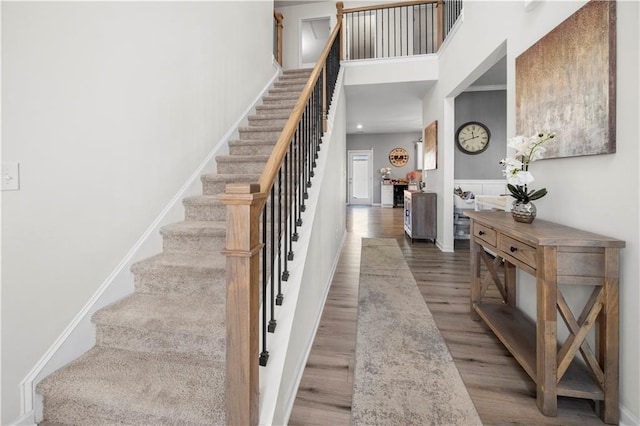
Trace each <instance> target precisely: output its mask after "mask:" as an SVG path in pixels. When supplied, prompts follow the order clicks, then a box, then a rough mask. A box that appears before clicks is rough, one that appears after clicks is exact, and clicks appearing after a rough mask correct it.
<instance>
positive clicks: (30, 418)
mask: <svg viewBox="0 0 640 426" xmlns="http://www.w3.org/2000/svg"><path fill="white" fill-rule="evenodd" d="M36 424H37V423H36V415H35V412H34V411H28V412H26V413H24V414H22V415H21V416H20V417H18V418H17V419H15V420H14V421H13V422H11V426H35V425H36Z"/></svg>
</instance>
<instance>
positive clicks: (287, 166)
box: [282, 141, 293, 281]
mask: <svg viewBox="0 0 640 426" xmlns="http://www.w3.org/2000/svg"><path fill="white" fill-rule="evenodd" d="M292 156H293V141H291V144H289V152H287V155H286V157H285V162H284V199H285V202H286V204H287V218H288V220H287V223H288V225H287V226H286V228H287V231H286V232H287V233H288V234H289V238H285V240H284V251H285V253H287V261H286V262H284V272H283V273H282V280H283V281H287V280H289V269H288V266H287V264H288V263H289V261H292V260H293V247H292V246H293V244H292V243H293V241H292V238H293V226H292V225H293V201H292V200H293V197H292V196H291V194H292V193H293V190H292V189H291V179H292V177H293V173H292V172H291V158H292ZM287 247H288V248H289V251H287Z"/></svg>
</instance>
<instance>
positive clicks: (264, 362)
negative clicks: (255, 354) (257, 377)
mask: <svg viewBox="0 0 640 426" xmlns="http://www.w3.org/2000/svg"><path fill="white" fill-rule="evenodd" d="M266 242H267V206H266V205H265V206H264V208H263V209H262V243H263V244H264V245H263V246H262V352H261V353H260V361H259V362H260V365H261V366H263V367H264V366H266V365H267V361H268V360H269V352H268V351H267V291H268V289H267V244H266Z"/></svg>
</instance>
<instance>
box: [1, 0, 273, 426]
mask: <svg viewBox="0 0 640 426" xmlns="http://www.w3.org/2000/svg"><path fill="white" fill-rule="evenodd" d="M221 17H224V18H225V19H221ZM272 21H273V15H272V3H271V2H260V1H256V2H233V3H232V2H195V3H186V2H185V3H182V2H175V3H163V2H160V3H146V2H143V3H125V2H118V3H111V2H104V3H93V2H88V3H85V2H72V3H46V2H45V3H24V2H22V3H18V2H15V3H6V2H3V4H2V65H3V68H2V88H3V92H2V122H3V128H2V140H3V145H2V159H3V161H18V162H20V165H21V190H20V191H17V192H3V193H2V209H3V210H2V215H3V217H2V219H3V220H2V252H3V253H2V254H3V257H2V318H1V319H2V372H3V374H2V391H1V393H2V418H1V419H0V423H2V424H8V423H10V422H11V421H12V420H14V419H15V418H16V417H17V416H18V415H19V410H20V401H19V389H18V385H19V383H20V381H21V380H22V379H23V378H24V377H25V375H26V374H27V372H28V371H29V370H30V369H31V368H32V367H33V366H34V364H35V363H36V362H37V361H38V360H39V359H40V357H41V356H42V355H43V354H44V353H45V351H46V350H47V349H48V348H49V347H50V346H51V345H52V343H53V342H54V340H55V339H56V338H57V337H58V336H59V335H60V333H61V332H62V330H63V329H64V328H65V327H66V326H67V324H69V322H70V321H71V319H72V318H73V317H74V316H75V315H76V314H77V313H78V312H79V311H80V309H81V308H82V307H83V305H84V304H85V303H86V302H87V301H88V300H89V298H90V297H91V296H92V294H93V293H94V292H95V291H96V289H97V288H98V287H99V286H100V285H101V283H102V282H104V281H105V279H107V277H108V276H109V274H110V272H111V271H112V270H113V269H114V268H115V267H116V266H117V265H118V263H119V262H120V261H121V259H122V258H123V257H124V256H125V255H126V254H127V252H128V251H129V249H130V248H131V247H132V245H133V244H134V243H135V242H136V241H137V240H138V238H139V237H140V236H141V235H142V233H143V232H144V231H145V229H146V228H147V227H148V226H149V225H150V223H151V222H152V220H153V219H154V218H155V217H156V216H157V215H158V214H159V213H160V211H161V210H162V208H163V207H164V206H165V205H166V204H167V202H168V201H169V200H170V199H171V197H172V196H173V195H174V194H175V193H176V192H177V191H178V189H179V188H180V187H181V186H182V185H183V183H184V182H185V181H186V179H187V178H188V177H189V175H190V174H191V173H192V172H193V171H194V170H195V169H196V167H197V166H198V165H199V164H200V162H201V161H202V160H203V159H204V157H205V156H206V154H207V153H208V152H209V151H210V150H211V149H212V147H213V146H214V145H215V144H216V143H217V141H218V140H219V139H220V137H221V136H222V135H223V134H224V132H225V131H226V130H227V129H228V127H229V126H230V125H231V124H232V123H233V122H234V121H235V120H236V119H237V118H238V117H239V116H240V115H241V114H242V113H243V112H244V109H245V108H246V107H247V105H249V104H250V103H251V102H252V100H253V98H254V97H255V96H256V95H257V94H258V92H259V91H260V90H261V89H262V87H263V86H264V85H265V83H266V82H267V81H268V79H269V78H270V77H271V75H272V72H273V71H272V66H271V58H272V45H271V34H272ZM230 40H233V41H232V42H230Z"/></svg>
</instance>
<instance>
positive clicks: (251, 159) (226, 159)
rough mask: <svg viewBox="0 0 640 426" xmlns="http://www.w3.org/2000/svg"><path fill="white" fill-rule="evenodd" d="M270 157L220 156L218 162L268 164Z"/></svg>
mask: <svg viewBox="0 0 640 426" xmlns="http://www.w3.org/2000/svg"><path fill="white" fill-rule="evenodd" d="M268 160H269V156H268V155H218V156H217V157H216V161H217V162H218V166H219V165H220V163H265V164H266V163H267V161H268Z"/></svg>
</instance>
